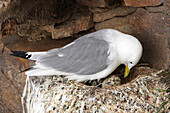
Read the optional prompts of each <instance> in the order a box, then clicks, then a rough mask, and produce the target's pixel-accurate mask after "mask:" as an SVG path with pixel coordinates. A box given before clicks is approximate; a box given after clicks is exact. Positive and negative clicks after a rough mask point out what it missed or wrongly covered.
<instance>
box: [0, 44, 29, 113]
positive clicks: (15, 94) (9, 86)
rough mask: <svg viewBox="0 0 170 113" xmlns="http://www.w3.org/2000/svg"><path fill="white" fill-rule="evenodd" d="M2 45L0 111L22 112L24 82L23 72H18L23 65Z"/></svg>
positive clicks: (7, 112)
mask: <svg viewBox="0 0 170 113" xmlns="http://www.w3.org/2000/svg"><path fill="white" fill-rule="evenodd" d="M9 54H10V51H9V49H7V48H6V47H4V49H3V51H2V53H0V97H1V99H0V103H1V104H0V111H1V112H3V113H9V112H13V113H22V106H21V100H20V99H21V94H22V91H23V87H24V84H25V78H26V76H25V74H24V73H19V72H20V70H24V69H25V66H24V65H23V63H22V62H20V61H19V60H18V59H17V58H16V57H13V56H10V55H9Z"/></svg>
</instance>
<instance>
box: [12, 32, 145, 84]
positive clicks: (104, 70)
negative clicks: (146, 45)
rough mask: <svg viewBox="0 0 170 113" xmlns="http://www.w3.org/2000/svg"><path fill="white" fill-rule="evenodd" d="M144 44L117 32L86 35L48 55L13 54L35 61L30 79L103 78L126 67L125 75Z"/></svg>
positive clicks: (47, 53) (51, 51) (134, 63)
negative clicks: (64, 77) (57, 76)
mask: <svg viewBox="0 0 170 113" xmlns="http://www.w3.org/2000/svg"><path fill="white" fill-rule="evenodd" d="M142 51H143V49H142V45H141V43H140V42H139V40H138V39H137V38H135V37H134V36H131V35H128V34H124V33H121V32H119V31H117V30H114V29H103V30H99V31H96V32H93V33H89V34H86V35H84V36H81V37H80V38H78V39H76V40H75V41H73V42H72V43H70V44H68V45H66V46H64V47H61V48H56V49H52V50H48V51H44V52H23V51H12V52H13V53H12V55H14V56H19V57H22V58H26V59H29V60H35V66H33V67H31V68H30V70H28V71H26V72H25V74H26V75H27V76H43V75H65V76H66V77H67V78H68V79H69V80H76V81H86V80H93V79H101V78H104V77H106V76H108V75H109V74H111V73H112V72H113V71H114V70H115V69H116V68H117V67H118V66H119V65H120V64H124V65H125V66H126V67H125V73H124V76H125V77H126V76H128V74H129V71H130V69H131V68H132V67H133V66H135V65H136V64H137V63H138V61H139V60H140V58H141V56H142Z"/></svg>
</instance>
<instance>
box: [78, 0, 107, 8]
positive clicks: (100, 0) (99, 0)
mask: <svg viewBox="0 0 170 113" xmlns="http://www.w3.org/2000/svg"><path fill="white" fill-rule="evenodd" d="M76 1H77V3H79V4H80V5H83V6H89V7H106V2H105V1H104V0H76Z"/></svg>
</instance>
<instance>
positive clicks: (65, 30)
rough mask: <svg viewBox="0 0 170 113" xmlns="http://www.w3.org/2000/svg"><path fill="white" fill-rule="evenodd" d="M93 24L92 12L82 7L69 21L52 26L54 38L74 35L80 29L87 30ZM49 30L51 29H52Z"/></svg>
mask: <svg viewBox="0 0 170 113" xmlns="http://www.w3.org/2000/svg"><path fill="white" fill-rule="evenodd" d="M92 26H93V21H92V14H91V12H89V10H88V9H87V8H80V9H79V11H78V12H76V13H75V14H74V15H73V16H72V17H71V18H70V19H69V20H68V21H66V22H64V23H63V24H61V25H58V26H56V27H55V28H53V27H52V29H50V30H51V32H52V38H53V39H58V38H63V37H69V36H72V35H73V34H75V33H78V32H80V31H85V30H88V29H90V28H91V27H92ZM50 30H49V31H50Z"/></svg>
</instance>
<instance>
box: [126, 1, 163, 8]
mask: <svg viewBox="0 0 170 113" xmlns="http://www.w3.org/2000/svg"><path fill="white" fill-rule="evenodd" d="M124 2H125V5H126V6H134V7H144V6H158V5H160V4H162V3H163V0H124Z"/></svg>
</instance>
